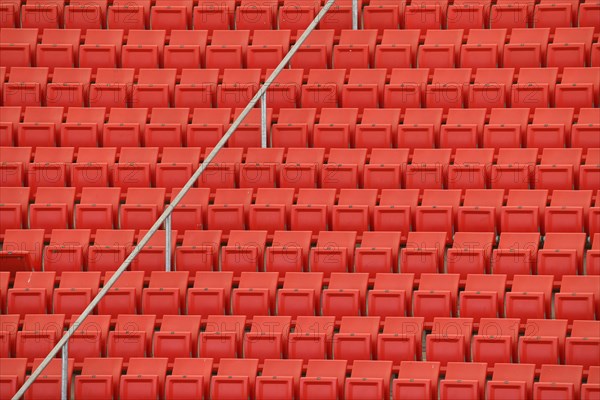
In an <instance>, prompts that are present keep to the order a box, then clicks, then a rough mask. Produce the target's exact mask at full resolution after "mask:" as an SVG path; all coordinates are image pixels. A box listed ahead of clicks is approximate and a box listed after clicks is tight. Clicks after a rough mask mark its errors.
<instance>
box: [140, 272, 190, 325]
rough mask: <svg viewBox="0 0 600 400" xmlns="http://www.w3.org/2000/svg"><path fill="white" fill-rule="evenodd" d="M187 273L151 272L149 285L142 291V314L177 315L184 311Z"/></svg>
mask: <svg viewBox="0 0 600 400" xmlns="http://www.w3.org/2000/svg"><path fill="white" fill-rule="evenodd" d="M188 278H189V272H188V271H177V272H166V271H152V273H151V274H150V283H149V285H148V287H147V288H145V289H144V290H143V291H142V310H143V312H144V314H154V315H156V316H157V317H158V318H161V317H163V316H164V315H179V314H180V313H181V310H184V309H185V303H186V292H187V283H188Z"/></svg>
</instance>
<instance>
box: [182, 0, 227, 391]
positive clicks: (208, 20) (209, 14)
mask: <svg viewBox="0 0 600 400" xmlns="http://www.w3.org/2000/svg"><path fill="white" fill-rule="evenodd" d="M234 12H235V3H234V2H232V1H225V2H223V3H222V4H209V3H206V4H205V3H199V4H198V6H196V7H194V9H193V14H192V15H193V27H194V29H196V30H199V29H206V30H208V32H209V33H211V34H212V32H213V31H214V30H220V29H230V27H231V26H232V25H233V16H234ZM207 396H208V394H207Z"/></svg>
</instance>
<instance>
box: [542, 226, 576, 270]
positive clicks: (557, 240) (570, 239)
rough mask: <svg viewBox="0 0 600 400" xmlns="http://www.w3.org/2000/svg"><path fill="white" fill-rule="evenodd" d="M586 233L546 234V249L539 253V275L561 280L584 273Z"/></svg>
mask: <svg viewBox="0 0 600 400" xmlns="http://www.w3.org/2000/svg"><path fill="white" fill-rule="evenodd" d="M585 242H586V235H585V233H583V232H581V233H557V232H550V233H547V234H546V238H545V240H544V248H543V249H541V250H540V251H538V262H537V273H538V274H540V275H553V276H554V279H556V280H560V279H562V276H563V275H576V274H577V273H583V253H584V248H585Z"/></svg>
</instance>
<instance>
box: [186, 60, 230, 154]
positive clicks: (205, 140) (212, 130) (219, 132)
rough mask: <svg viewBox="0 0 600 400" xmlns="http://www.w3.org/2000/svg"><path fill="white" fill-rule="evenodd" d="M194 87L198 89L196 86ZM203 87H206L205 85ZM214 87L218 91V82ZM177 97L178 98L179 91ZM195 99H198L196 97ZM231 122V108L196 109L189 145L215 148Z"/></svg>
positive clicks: (189, 129)
mask: <svg viewBox="0 0 600 400" xmlns="http://www.w3.org/2000/svg"><path fill="white" fill-rule="evenodd" d="M203 71H206V70H203ZM182 79H183V76H182ZM215 81H216V79H215ZM193 85H194V87H196V85H195V84H193ZM201 86H202V87H204V86H205V85H201ZM214 87H215V91H216V82H215V84H214ZM177 88H181V84H179V85H177ZM175 95H176V96H177V89H176V92H175ZM194 98H196V96H194ZM212 103H213V101H212V100H211V101H210V103H209V104H210V105H211V106H212ZM230 122H231V109H229V108H218V109H210V110H207V109H204V108H196V109H194V113H193V114H192V123H191V124H189V125H188V129H187V137H186V142H187V145H188V146H195V147H213V146H215V145H216V144H217V143H218V142H219V140H220V139H221V137H223V135H224V134H225V132H226V131H227V129H228V128H229V123H230ZM226 150H227V148H225V149H222V151H226ZM218 154H221V152H219V153H218Z"/></svg>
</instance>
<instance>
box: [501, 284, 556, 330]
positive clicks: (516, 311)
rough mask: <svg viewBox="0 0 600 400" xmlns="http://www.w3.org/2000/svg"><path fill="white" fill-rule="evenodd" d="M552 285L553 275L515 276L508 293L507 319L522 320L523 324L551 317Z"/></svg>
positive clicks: (506, 300)
mask: <svg viewBox="0 0 600 400" xmlns="http://www.w3.org/2000/svg"><path fill="white" fill-rule="evenodd" d="M552 283H553V277H552V276H551V275H515V276H514V279H513V285H512V288H511V291H510V292H507V293H506V299H505V302H506V310H505V313H506V317H508V318H520V319H521V322H522V323H523V322H525V321H526V320H528V319H532V318H536V319H542V318H545V316H547V315H551V305H552ZM551 322H552V321H551ZM565 324H566V321H565Z"/></svg>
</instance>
